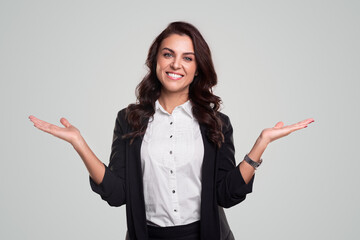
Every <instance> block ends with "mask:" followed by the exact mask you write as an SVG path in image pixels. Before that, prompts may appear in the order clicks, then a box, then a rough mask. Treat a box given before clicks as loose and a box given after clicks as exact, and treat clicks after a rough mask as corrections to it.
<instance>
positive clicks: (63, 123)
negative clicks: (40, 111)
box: [60, 118, 71, 127]
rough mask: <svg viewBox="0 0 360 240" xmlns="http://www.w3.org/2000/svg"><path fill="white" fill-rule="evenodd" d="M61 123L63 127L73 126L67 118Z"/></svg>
mask: <svg viewBox="0 0 360 240" xmlns="http://www.w3.org/2000/svg"><path fill="white" fill-rule="evenodd" d="M60 122H61V124H62V125H64V126H65V127H70V126H71V124H70V123H69V121H68V120H67V119H66V118H61V119H60Z"/></svg>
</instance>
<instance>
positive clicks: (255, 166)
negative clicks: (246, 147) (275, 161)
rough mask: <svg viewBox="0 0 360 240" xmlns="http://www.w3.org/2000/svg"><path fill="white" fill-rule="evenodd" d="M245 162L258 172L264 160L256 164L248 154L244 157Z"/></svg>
mask: <svg viewBox="0 0 360 240" xmlns="http://www.w3.org/2000/svg"><path fill="white" fill-rule="evenodd" d="M244 161H245V162H247V163H248V164H250V166H252V167H253V168H255V170H256V169H257V168H258V167H259V166H260V165H261V163H262V161H263V160H262V159H260V161H259V162H255V161H253V160H252V159H251V158H249V156H248V155H247V154H246V155H245V157H244Z"/></svg>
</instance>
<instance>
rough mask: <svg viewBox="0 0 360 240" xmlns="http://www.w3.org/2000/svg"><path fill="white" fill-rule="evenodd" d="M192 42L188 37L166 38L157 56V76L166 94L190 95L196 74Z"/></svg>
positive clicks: (172, 36)
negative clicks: (190, 88)
mask: <svg viewBox="0 0 360 240" xmlns="http://www.w3.org/2000/svg"><path fill="white" fill-rule="evenodd" d="M196 67H197V66H196V59H195V53H194V46H193V43H192V40H191V38H190V37H189V36H187V35H183V36H181V35H178V34H172V35H170V36H169V37H167V38H165V39H164V40H163V41H162V42H161V45H160V48H159V52H158V54H157V64H156V75H157V77H158V79H159V81H160V82H161V84H162V91H163V92H164V93H179V94H184V93H185V94H188V93H189V86H190V83H191V82H192V81H193V79H194V76H195V75H196V74H197V73H196Z"/></svg>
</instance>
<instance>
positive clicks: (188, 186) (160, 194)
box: [141, 101, 204, 227]
mask: <svg viewBox="0 0 360 240" xmlns="http://www.w3.org/2000/svg"><path fill="white" fill-rule="evenodd" d="M203 157H204V144H203V140H202V136H201V132H200V127H199V124H198V122H197V120H196V119H195V118H194V116H193V114H192V105H191V103H190V101H187V102H186V103H184V104H182V105H180V106H177V107H176V108H175V109H174V110H173V112H172V114H169V113H168V112H167V111H165V109H164V108H163V107H162V106H161V105H160V104H159V102H158V101H156V103H155V114H154V115H153V117H152V118H150V120H149V123H148V126H147V129H146V132H145V135H144V139H143V142H142V145H141V167H142V172H143V186H144V197H145V209H146V219H147V222H148V224H149V225H155V226H161V227H166V226H175V225H184V224H189V223H192V222H195V221H198V220H200V204H201V202H200V201H201V167H202V162H203Z"/></svg>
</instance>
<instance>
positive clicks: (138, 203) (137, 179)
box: [126, 137, 148, 239]
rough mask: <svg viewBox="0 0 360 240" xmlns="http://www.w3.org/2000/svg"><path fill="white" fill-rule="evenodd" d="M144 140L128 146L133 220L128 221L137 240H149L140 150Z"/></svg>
mask: <svg viewBox="0 0 360 240" xmlns="http://www.w3.org/2000/svg"><path fill="white" fill-rule="evenodd" d="M141 144H142V138H141V137H136V138H135V139H134V141H133V143H132V144H131V145H130V144H129V145H128V157H127V159H128V162H127V165H128V166H127V169H128V172H127V177H126V179H127V181H128V183H127V187H128V191H127V193H128V194H129V199H128V202H127V204H129V203H130V207H129V209H128V210H129V211H130V212H131V213H130V214H128V213H127V215H131V216H132V219H128V220H130V221H131V222H132V223H133V227H134V230H135V231H134V232H135V234H136V238H135V239H148V233H147V227H146V214H145V201H144V191H143V181H142V171H141V158H140V149H141Z"/></svg>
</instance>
